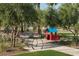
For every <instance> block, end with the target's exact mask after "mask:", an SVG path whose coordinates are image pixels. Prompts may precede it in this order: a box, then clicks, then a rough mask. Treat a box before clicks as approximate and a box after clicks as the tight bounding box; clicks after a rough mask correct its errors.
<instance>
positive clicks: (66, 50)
mask: <svg viewBox="0 0 79 59" xmlns="http://www.w3.org/2000/svg"><path fill="white" fill-rule="evenodd" d="M52 50H56V51H60V52H64V53H67V54H70V55H73V56H79V49H75V48H71V47H66V46H60V47H55V48H52Z"/></svg>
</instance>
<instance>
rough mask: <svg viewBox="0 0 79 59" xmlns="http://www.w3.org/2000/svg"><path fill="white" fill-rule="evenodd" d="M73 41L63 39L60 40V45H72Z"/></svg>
mask: <svg viewBox="0 0 79 59" xmlns="http://www.w3.org/2000/svg"><path fill="white" fill-rule="evenodd" d="M71 43H72V41H64V40H61V41H60V42H59V44H60V45H71Z"/></svg>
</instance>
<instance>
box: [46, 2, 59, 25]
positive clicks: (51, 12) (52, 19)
mask: <svg viewBox="0 0 79 59" xmlns="http://www.w3.org/2000/svg"><path fill="white" fill-rule="evenodd" d="M48 6H49V7H48V12H47V14H46V23H47V25H48V26H57V24H58V23H59V19H58V14H57V11H56V10H55V9H54V7H55V6H56V4H52V3H49V4H48Z"/></svg>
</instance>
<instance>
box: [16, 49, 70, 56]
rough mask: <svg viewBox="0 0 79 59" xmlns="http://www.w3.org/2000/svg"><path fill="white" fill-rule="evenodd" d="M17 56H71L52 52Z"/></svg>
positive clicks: (46, 51)
mask: <svg viewBox="0 0 79 59" xmlns="http://www.w3.org/2000/svg"><path fill="white" fill-rule="evenodd" d="M17 56H71V55H69V54H65V53H62V52H58V51H54V50H45V51H37V52H30V53H22V54H18V55H17Z"/></svg>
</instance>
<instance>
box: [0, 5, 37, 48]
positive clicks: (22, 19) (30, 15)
mask: <svg viewBox="0 0 79 59" xmlns="http://www.w3.org/2000/svg"><path fill="white" fill-rule="evenodd" d="M0 7H1V9H0V13H1V16H0V20H1V23H2V26H3V25H4V27H6V26H10V27H11V28H12V43H13V46H14V47H15V42H16V39H15V38H16V34H17V31H18V27H21V28H23V26H24V25H23V24H28V25H30V24H33V23H34V22H36V23H37V19H38V15H37V11H36V10H35V9H34V7H33V5H32V4H0ZM20 24H21V26H20Z"/></svg>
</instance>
